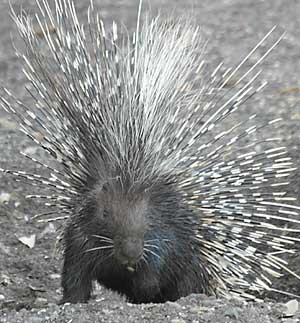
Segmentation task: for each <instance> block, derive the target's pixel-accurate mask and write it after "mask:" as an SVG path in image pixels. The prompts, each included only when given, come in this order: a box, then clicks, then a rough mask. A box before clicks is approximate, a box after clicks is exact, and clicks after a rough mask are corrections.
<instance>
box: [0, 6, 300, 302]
mask: <svg viewBox="0 0 300 323" xmlns="http://www.w3.org/2000/svg"><path fill="white" fill-rule="evenodd" d="M55 6H56V13H57V14H54V13H53V12H52V11H51V10H50V9H49V7H48V4H47V2H46V1H41V15H40V16H39V17H40V18H37V23H38V25H39V28H40V29H41V30H42V31H43V37H44V40H41V38H40V37H39V36H38V35H37V33H36V32H35V31H34V28H33V27H32V24H31V20H30V18H29V17H28V16H26V15H22V16H20V17H17V16H16V15H15V16H14V18H15V21H16V23H17V25H18V29H19V32H20V34H21V37H22V38H23V40H24V42H25V45H26V51H25V52H24V54H21V58H23V59H24V63H25V74H26V76H27V78H28V80H29V81H30V82H31V85H32V86H31V89H30V92H31V93H32V95H33V99H34V100H35V106H34V107H32V106H23V104H22V103H20V102H19V101H17V104H18V109H17V108H16V109H15V108H14V107H13V106H12V105H11V104H10V103H9V102H8V101H7V100H6V99H4V98H2V104H3V106H4V107H5V108H6V109H7V110H9V111H10V112H12V113H14V114H16V115H17V117H18V118H19V119H20V123H21V129H22V131H24V132H25V133H26V134H27V135H28V136H29V137H31V138H32V139H33V140H34V141H35V142H37V144H39V145H40V146H41V147H43V148H44V149H45V150H46V151H48V152H49V153H50V155H51V156H52V157H54V159H56V160H57V161H58V162H59V164H60V166H61V167H60V170H59V171H58V170H55V169H51V168H49V166H46V165H44V166H45V167H47V168H48V169H49V170H50V171H51V173H52V174H51V177H50V178H42V177H41V176H37V175H36V176H32V175H30V174H28V175H27V174H26V173H25V174H24V173H22V172H13V171H7V172H11V173H13V174H14V175H16V176H19V177H21V178H24V179H28V180H30V181H32V183H35V184H37V185H40V186H46V185H49V186H51V187H52V188H53V190H54V192H55V193H54V195H51V196H49V197H44V198H46V199H48V200H49V203H50V204H52V205H53V204H57V205H58V211H57V212H56V213H57V214H58V216H59V217H60V216H62V217H64V216H65V217H66V218H68V217H70V218H71V221H72V216H74V215H73V214H74V210H75V209H76V208H77V207H78V203H79V202H80V201H82V199H84V200H85V196H88V194H89V191H91V190H92V189H94V187H95V186H97V185H98V184H99V183H107V182H109V183H110V182H112V181H113V180H115V179H117V180H118V182H119V183H121V184H122V185H121V186H122V189H124V188H125V190H126V193H128V192H129V193H132V192H141V191H142V192H144V191H147V190H149V189H151V188H153V187H156V185H158V184H160V183H164V184H165V185H168V184H170V185H172V187H175V189H176V191H177V192H178V194H180V196H181V197H182V203H183V204H184V205H185V206H186V207H187V208H188V209H189V210H191V211H192V212H193V214H194V215H195V216H196V217H198V221H199V229H198V232H195V235H196V236H197V241H198V243H199V244H200V246H201V248H199V259H201V260H202V261H203V263H205V264H208V266H207V273H208V274H209V276H210V277H211V280H214V284H215V286H216V288H215V289H216V292H217V293H219V294H223V295H228V293H229V292H231V293H232V294H237V295H239V294H243V295H244V291H248V290H262V289H268V288H269V286H270V281H269V278H270V277H271V276H276V275H277V272H280V271H281V270H282V269H285V264H284V263H283V262H282V261H281V260H280V259H279V257H278V256H277V255H276V254H272V253H271V252H272V251H274V252H277V251H278V253H279V255H280V254H283V253H285V252H290V251H291V250H290V245H291V244H293V242H294V240H295V239H293V238H292V237H288V235H287V234H286V232H284V233H283V232H282V230H281V228H282V227H283V226H284V225H285V224H286V223H288V222H289V220H288V219H286V215H291V216H295V215H296V213H297V210H298V209H297V208H296V207H293V206H292V205H288V204H285V203H288V202H289V201H290V200H292V199H289V198H287V197H285V193H284V190H285V186H286V185H288V184H289V182H288V180H287V177H288V176H289V175H290V173H291V172H292V170H293V166H292V163H291V161H290V159H289V158H288V157H286V151H285V148H284V147H279V146H278V142H277V139H276V138H268V136H267V133H268V128H269V127H270V126H272V124H274V123H276V122H277V121H278V120H270V121H269V122H261V120H258V119H259V118H257V116H256V115H249V116H246V117H245V120H244V121H243V122H241V123H236V122H235V120H234V115H235V113H236V112H235V111H236V110H237V109H238V107H239V106H240V105H241V104H242V103H243V102H244V101H246V100H248V99H249V98H251V97H252V96H253V95H254V94H256V93H257V92H259V91H260V90H261V89H262V88H263V86H264V83H263V84H260V83H259V82H258V81H257V80H258V77H259V74H260V71H259V70H257V68H258V66H259V63H260V60H259V61H257V62H255V63H252V64H251V61H250V58H251V55H252V54H253V53H254V52H255V51H256V50H257V49H258V48H259V47H260V45H261V44H263V43H264V42H265V41H266V39H267V38H268V37H269V36H270V34H271V32H270V33H268V34H267V36H266V37H265V38H264V39H263V40H262V41H261V42H260V43H259V44H258V45H257V46H256V47H255V48H254V50H253V51H252V52H251V53H250V54H249V55H248V56H247V57H246V58H245V60H243V61H241V64H239V65H237V66H236V67H235V68H232V69H225V68H223V65H222V64H220V65H219V66H218V67H217V68H216V69H215V70H214V71H213V72H212V73H211V75H210V77H207V76H205V72H203V70H204V67H205V63H204V58H203V57H202V55H201V54H202V53H201V51H202V50H203V48H204V42H203V41H202V39H201V37H200V34H199V29H198V27H194V26H192V25H191V24H190V23H189V22H188V21H186V20H184V19H182V20H180V21H178V22H174V21H172V22H171V21H163V20H162V19H161V18H155V19H153V20H151V19H149V18H147V19H145V22H144V23H143V24H142V23H140V21H139V19H138V26H137V30H136V33H135V35H134V36H133V37H129V36H126V34H125V36H123V37H122V38H120V37H119V32H118V28H117V25H116V24H113V25H112V31H111V32H107V31H106V30H105V28H104V25H103V23H102V21H101V20H100V18H99V17H98V16H97V15H93V10H90V11H89V14H88V24H87V25H84V26H83V25H81V24H80V23H79V22H78V19H77V17H76V13H75V11H74V6H73V4H69V3H65V2H64V1H61V0H56V1H55ZM44 43H46V44H47V48H48V52H47V55H46V52H45V51H44V48H43V47H44V46H42V45H44ZM275 44H276V43H275ZM274 46H275V45H274ZM272 48H273V45H272V46H271V47H270V50H271V49H272ZM268 52H269V50H267V51H266V52H265V53H266V54H268ZM262 57H264V54H263V55H262ZM246 64H249V65H250V67H248V69H244V70H243V67H244V66H245V65H246ZM6 94H7V95H8V96H10V97H11V98H14V97H13V95H11V93H10V92H9V91H8V90H6ZM223 125H224V128H223ZM263 129H265V130H263ZM261 134H263V135H262V137H263V139H261V137H260V136H261ZM257 143H260V144H261V145H263V150H262V151H261V150H259V149H258V146H256V145H257ZM274 143H275V148H272V147H274ZM272 144H273V145H272ZM36 162H38V161H36ZM32 197H34V196H32ZM38 197H42V196H38ZM76 214H77V213H76V212H75V215H76ZM273 220H274V221H277V222H276V224H277V226H275V224H272V222H273ZM68 221H70V220H68ZM291 222H293V221H292V220H291ZM294 222H296V221H294ZM176 224H178V225H179V226H180V225H181V224H180V223H179V222H176ZM182 225H183V226H184V225H185V223H184V221H183V223H182ZM244 296H247V295H246V294H245V295H244Z"/></svg>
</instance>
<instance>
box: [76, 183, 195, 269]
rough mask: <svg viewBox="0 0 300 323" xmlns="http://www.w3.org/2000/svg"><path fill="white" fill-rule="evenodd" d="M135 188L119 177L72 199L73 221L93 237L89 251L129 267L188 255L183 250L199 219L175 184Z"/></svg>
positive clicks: (153, 265)
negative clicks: (184, 201) (190, 209)
mask: <svg viewBox="0 0 300 323" xmlns="http://www.w3.org/2000/svg"><path fill="white" fill-rule="evenodd" d="M137 188H138V186H137V185H136V187H135V188H134V189H133V188H132V190H129V189H128V186H126V183H125V182H122V181H121V179H120V178H118V177H116V178H114V179H110V180H109V181H108V182H106V183H104V184H99V183H97V184H95V185H94V186H93V188H92V189H91V190H88V191H86V192H83V193H82V194H81V196H80V198H79V200H77V201H75V202H74V203H75V205H74V208H73V210H74V211H75V213H74V214H73V215H72V221H73V223H72V225H76V226H78V228H80V231H81V233H83V234H84V236H85V237H86V239H88V240H89V241H90V242H92V244H91V243H89V244H88V246H86V251H85V252H89V253H90V256H91V257H93V256H95V255H98V256H99V255H102V256H101V257H102V258H105V261H106V263H107V264H108V263H109V262H110V261H113V263H117V264H119V265H122V266H124V267H126V268H127V269H128V270H134V269H135V268H136V266H137V265H138V264H143V263H144V264H145V263H147V265H148V266H150V268H152V269H155V268H160V267H161V265H163V264H165V263H166V259H167V258H168V257H170V256H174V255H175V254H177V255H178V256H181V258H184V257H182V255H181V253H182V252H181V251H180V250H185V251H186V252H188V250H189V248H190V247H192V246H191V244H192V243H193V242H195V241H196V239H197V238H196V232H197V221H196V218H195V217H194V216H193V214H192V212H190V211H189V210H188V208H187V207H186V206H184V205H183V202H182V196H181V195H180V193H179V192H176V190H175V188H174V187H173V185H171V184H162V183H156V184H155V185H152V186H150V187H148V188H143V187H141V188H139V189H137ZM179 245H180V246H179ZM178 246H179V247H178ZM97 251H98V253H97ZM179 261H182V260H179Z"/></svg>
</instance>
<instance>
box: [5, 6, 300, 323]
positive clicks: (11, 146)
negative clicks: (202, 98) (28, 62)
mask: <svg viewBox="0 0 300 323" xmlns="http://www.w3.org/2000/svg"><path fill="white" fill-rule="evenodd" d="M50 2H51V1H50ZM10 3H11V5H12V7H13V8H14V9H15V10H19V9H18V8H20V7H21V6H22V8H23V9H25V10H26V11H28V10H29V11H32V12H35V11H36V8H37V6H36V4H35V1H34V0H24V1H21V0H10ZM94 3H95V6H96V7H97V8H98V9H99V11H100V12H101V15H102V17H103V19H104V20H105V21H106V22H107V23H108V24H109V23H111V22H112V21H113V20H115V21H117V22H121V23H123V24H124V25H126V26H127V28H128V30H129V31H132V30H133V29H134V27H135V21H136V16H137V7H138V1H137V0H123V1H121V0H120V1H111V0H94ZM75 4H76V7H77V10H78V13H79V16H80V17H82V19H84V14H85V12H86V8H87V6H88V1H79V0H78V1H75ZM149 10H150V11H151V15H155V14H157V12H161V14H162V15H164V14H172V15H173V16H174V17H177V16H181V15H186V14H188V15H192V16H193V17H194V20H195V22H196V23H197V24H199V25H200V26H201V28H202V32H203V37H204V39H207V40H208V45H207V48H206V55H207V60H208V61H211V62H212V63H214V62H216V63H219V62H220V61H222V60H225V63H226V64H230V65H234V64H236V63H237V62H238V61H239V60H240V59H241V58H243V57H244V56H245V55H246V53H247V52H248V51H249V50H250V49H251V48H252V47H253V46H254V45H255V44H256V43H257V42H258V41H259V40H260V39H261V38H262V37H263V36H264V35H265V34H266V33H267V32H268V31H269V30H270V29H271V28H272V27H273V26H274V25H278V26H279V28H278V30H279V31H278V36H279V35H280V33H281V32H283V31H286V36H285V38H284V40H283V41H282V42H281V43H280V45H279V46H277V48H276V49H275V50H274V51H273V52H272V54H271V55H270V56H269V57H268V59H267V60H266V61H265V62H264V64H263V68H264V74H263V75H264V78H265V79H267V80H268V82H269V84H270V85H269V86H268V88H267V89H266V90H265V91H264V92H263V93H262V94H260V95H259V96H258V97H257V98H256V99H255V100H254V101H252V104H250V105H249V106H247V107H246V109H245V110H243V112H242V113H251V114H252V113H253V112H254V111H255V112H256V113H259V114H260V116H261V118H262V119H270V118H275V117H282V118H283V122H282V123H281V127H280V128H276V130H275V131H276V134H274V135H276V136H280V137H282V141H283V142H284V144H285V145H287V146H288V148H289V150H290V154H291V156H292V157H293V158H294V162H295V164H296V165H297V166H298V165H299V164H300V153H299V152H300V120H299V119H300V1H298V0H289V1H283V0H272V1H263V0H201V1H200V0H199V1H197V0H193V1H190V0H185V1H181V0H178V1H175V0H173V1H171V0H165V1H163V0H161V1H158V0H148V1H144V6H143V12H144V11H149ZM13 43H14V44H15V45H17V47H18V45H19V43H20V39H18V37H17V31H16V28H15V26H14V23H13V21H12V20H11V18H10V16H9V3H8V1H6V0H0V84H1V85H4V86H5V87H7V88H9V89H11V90H12V92H13V93H15V94H16V95H17V97H18V98H20V99H23V100H27V102H30V101H28V100H30V99H29V97H28V94H27V93H26V91H25V88H24V86H25V85H26V80H25V77H24V75H23V74H22V72H21V65H20V62H19V60H18V59H17V58H16V56H15V54H14V48H13V45H12V44H13ZM242 113H241V115H240V118H241V119H242V117H243V115H242ZM237 121H238V120H237ZM17 129H18V126H17V123H16V121H14V120H13V119H12V118H11V117H10V116H8V115H7V114H6V113H5V112H4V111H3V110H1V109H0V167H2V168H11V167H17V168H18V169H24V170H27V171H31V172H41V170H40V169H38V167H37V166H36V165H32V164H30V163H29V162H28V160H25V158H23V157H22V156H20V154H19V153H18V151H19V150H23V151H27V152H30V153H32V152H35V153H36V154H37V155H38V156H40V158H41V159H43V158H45V156H44V155H43V154H42V153H41V152H40V151H39V150H38V149H37V148H36V147H35V146H34V145H33V143H32V142H30V141H29V140H28V139H27V138H25V137H24V135H23V134H21V133H20V132H19V131H18V130H17ZM299 182H300V172H299V171H297V172H296V174H295V178H294V181H293V182H292V183H291V185H290V187H289V191H290V195H293V196H297V197H298V198H299V203H298V205H299V204H300V193H299V188H300V186H299ZM30 193H32V188H31V187H29V186H26V185H25V184H23V183H20V182H16V181H15V180H14V179H13V178H11V177H9V176H7V175H5V176H4V175H3V174H1V173H0V322H10V323H15V322H28V323H29V322H69V323H71V322H72V323H75V322H172V323H184V322H215V323H220V322H255V323H262V322H266V323H267V322H282V321H285V322H290V323H291V322H298V321H297V318H298V319H299V318H300V316H299V314H298V313H297V311H296V310H297V306H298V302H297V301H296V300H294V301H291V302H289V303H288V306H287V305H281V304H279V303H278V302H284V303H285V302H287V301H288V300H291V299H293V298H294V297H292V296H291V297H286V296H283V295H280V294H277V293H272V294H269V295H263V297H265V302H263V303H260V304H252V303H250V304H242V303H239V302H233V301H224V300H216V299H215V298H213V297H206V296H203V295H190V296H189V297H186V298H183V299H180V300H179V301H177V302H175V303H172V302H167V303H166V304H147V305H133V304H130V303H127V302H126V299H125V298H123V297H121V296H119V295H118V294H116V293H113V292H111V291H107V290H105V289H103V288H100V287H99V288H97V290H96V295H95V298H94V299H93V300H91V301H90V302H89V303H88V304H78V305H69V304H65V305H64V306H58V305H56V302H57V301H58V300H59V298H60V297H61V292H60V266H61V259H60V257H59V255H58V254H55V253H54V252H53V250H54V241H55V239H54V238H55V229H56V227H55V226H54V225H49V224H47V223H46V224H45V223H37V222H34V221H32V220H30V216H31V215H32V214H35V213H37V212H41V211H43V210H44V206H43V205H42V204H41V203H40V204H39V203H36V202H33V201H30V200H26V199H25V198H24V197H25V195H26V194H30ZM299 249H300V246H299ZM290 260H291V264H290V268H291V269H292V270H294V271H295V272H297V273H298V274H300V268H299V263H300V252H299V254H296V255H295V256H293V257H292V259H290ZM274 288H277V289H281V290H284V291H286V292H289V293H293V294H297V295H299V296H300V280H297V279H295V278H293V277H292V276H289V275H286V276H284V277H283V278H282V279H280V280H279V281H278V282H276V284H275V286H274Z"/></svg>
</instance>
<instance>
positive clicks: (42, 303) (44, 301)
mask: <svg viewBox="0 0 300 323" xmlns="http://www.w3.org/2000/svg"><path fill="white" fill-rule="evenodd" d="M34 304H35V306H37V307H42V306H45V305H46V304H48V300H47V299H46V298H43V297H37V298H36V300H35V302H34Z"/></svg>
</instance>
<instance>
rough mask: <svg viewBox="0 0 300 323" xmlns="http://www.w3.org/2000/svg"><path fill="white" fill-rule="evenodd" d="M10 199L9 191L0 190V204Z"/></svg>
mask: <svg viewBox="0 0 300 323" xmlns="http://www.w3.org/2000/svg"><path fill="white" fill-rule="evenodd" d="M10 199H11V194H10V193H6V192H1V193H0V204H4V203H7V202H9V201H10Z"/></svg>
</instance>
